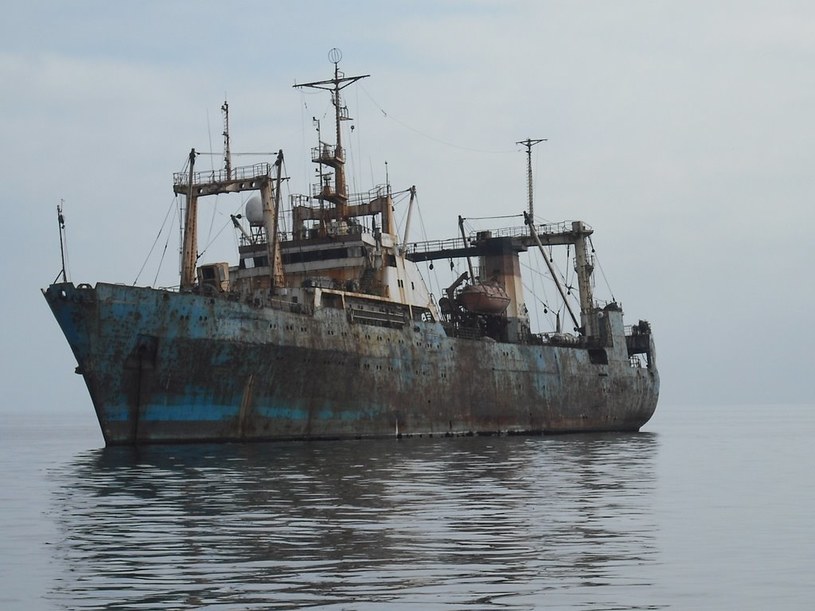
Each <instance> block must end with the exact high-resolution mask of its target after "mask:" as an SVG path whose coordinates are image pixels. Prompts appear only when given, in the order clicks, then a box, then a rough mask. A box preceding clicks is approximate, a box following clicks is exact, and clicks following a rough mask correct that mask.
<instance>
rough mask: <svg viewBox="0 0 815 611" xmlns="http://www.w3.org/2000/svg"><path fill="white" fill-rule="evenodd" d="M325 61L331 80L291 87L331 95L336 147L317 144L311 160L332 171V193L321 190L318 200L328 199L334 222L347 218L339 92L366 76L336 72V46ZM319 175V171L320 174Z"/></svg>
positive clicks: (344, 118)
mask: <svg viewBox="0 0 815 611" xmlns="http://www.w3.org/2000/svg"><path fill="white" fill-rule="evenodd" d="M328 59H329V61H330V62H331V63H332V64H334V78H332V79H328V80H324V81H314V82H311V83H302V84H299V85H298V84H295V85H294V87H298V88H302V87H310V88H312V89H322V90H324V91H329V92H330V93H331V101H332V103H333V104H334V123H335V128H336V145H335V146H334V147H333V150H332V148H331V147H330V146H328V145H326V144H323V143H322V142H320V143H319V147H318V149H317V151H316V154H315V155H313V157H312V161H315V162H317V163H319V164H322V165H327V166H330V167H332V168H333V169H334V190H333V192H332V191H330V190H327V189H323V190H322V191H321V193H320V195H319V198H320V199H321V200H328V201H330V202H333V203H334V205H335V206H336V208H337V220H340V219H343V218H345V217H346V216H347V208H348V188H347V183H346V180H345V151H344V150H343V147H342V130H341V124H342V121H350V120H351V117H349V116H348V107H347V106H344V105H343V103H342V98H341V96H340V91H342V90H343V89H345V88H346V87H348V86H349V85H351V84H353V83H355V82H357V81H358V80H360V79H363V78H366V77H368V76H370V75H369V74H363V75H360V76H345V74H344V73H343V72H342V71H340V60H341V59H342V51H340V50H339V49H337V48H336V47H335V48H333V49H331V50H330V51H329V52H328ZM321 174H322V172H321Z"/></svg>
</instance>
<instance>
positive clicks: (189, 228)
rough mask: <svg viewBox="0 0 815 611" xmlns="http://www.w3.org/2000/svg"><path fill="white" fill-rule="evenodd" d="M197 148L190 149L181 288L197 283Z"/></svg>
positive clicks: (186, 288) (185, 288)
mask: <svg viewBox="0 0 815 611" xmlns="http://www.w3.org/2000/svg"><path fill="white" fill-rule="evenodd" d="M195 154H196V153H195V149H191V150H190V173H189V183H188V185H187V192H186V197H187V210H186V211H185V215H184V244H183V247H182V250H181V287H180V288H181V290H182V291H185V290H190V289H191V288H192V287H193V286H194V285H195V264H196V262H197V260H198V252H197V250H198V196H197V194H196V192H195V189H193V168H194V167H195Z"/></svg>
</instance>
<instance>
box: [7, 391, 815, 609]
mask: <svg viewBox="0 0 815 611" xmlns="http://www.w3.org/2000/svg"><path fill="white" fill-rule="evenodd" d="M77 413H79V414H80V415H76V414H77ZM813 438H815V407H812V406H809V407H807V406H798V407H791V406H768V407H727V408H724V407H710V408H698V407H693V408H679V407H662V406H661V407H660V408H659V410H658V415H657V417H656V418H655V419H654V420H653V421H652V422H651V423H650V424H649V425H648V426H647V427H646V428H645V430H644V431H643V432H641V433H639V434H625V435H618V434H613V435H612V434H606V435H578V436H568V437H551V438H550V437H512V438H462V439H427V438H425V439H405V440H401V441H396V440H381V441H374V442H370V441H352V442H320V443H282V444H257V445H237V444H234V445H222V446H215V445H199V446H165V447H153V448H147V449H141V450H133V449H127V448H114V449H103V448H102V447H101V445H102V442H101V436H100V434H99V433H98V431H97V425H96V422H95V419H94V416H93V415H92V411H91V409H90V407H89V408H88V410H87V411H86V412H76V411H75V408H73V411H72V415H71V416H67V415H65V414H64V413H62V414H60V413H58V412H56V411H55V413H52V414H37V415H33V414H32V415H11V416H9V415H4V416H2V419H0V608H2V609H27V610H28V609H300V608H321V609H380V608H383V607H384V608H391V609H400V608H402V609H417V610H418V609H502V610H505V609H540V608H552V609H811V608H813V605H815V602H813V601H815V576H813V566H815V518H813V510H814V509H815V444H813V441H812V440H813Z"/></svg>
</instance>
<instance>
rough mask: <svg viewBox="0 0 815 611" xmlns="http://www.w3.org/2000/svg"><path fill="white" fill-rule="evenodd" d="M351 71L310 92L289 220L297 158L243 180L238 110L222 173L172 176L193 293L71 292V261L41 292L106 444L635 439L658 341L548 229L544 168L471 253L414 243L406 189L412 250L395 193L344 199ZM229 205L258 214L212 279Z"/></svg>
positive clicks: (590, 261)
mask: <svg viewBox="0 0 815 611" xmlns="http://www.w3.org/2000/svg"><path fill="white" fill-rule="evenodd" d="M340 57H341V55H340V54H339V52H338V51H336V50H332V52H331V54H330V56H329V58H330V59H331V61H332V63H333V76H331V77H330V78H328V79H325V80H320V81H313V82H307V83H302V84H296V85H295V87H298V88H311V89H318V90H321V91H323V92H324V93H325V92H327V93H328V94H329V95H330V97H331V102H332V106H333V117H332V118H333V122H334V125H333V127H334V142H333V143H329V142H325V141H323V137H322V135H321V132H320V131H319V129H318V138H317V141H318V143H317V146H315V147H314V148H313V149H312V150H311V161H313V162H314V163H315V164H316V170H317V171H316V172H315V175H318V176H319V177H318V179H317V181H316V184H314V185H312V187H311V189H310V192H309V193H308V194H306V195H291V196H290V198H289V200H290V201H289V202H288V204H289V205H288V207H287V210H283V208H284V204H285V202H282V201H281V200H282V197H281V191H282V188H281V186H282V183H283V181H284V180H285V177H284V176H283V152H282V151H280V152H278V153H277V154H276V156H272V157H270V158H269V161H268V162H264V163H257V164H253V165H248V166H233V165H232V163H231V155H230V153H229V129H228V105H227V104H226V103H224V107H223V108H222V110H224V111H225V112H227V114H225V121H226V129H225V131H224V136H225V156H224V160H225V162H224V167H223V168H222V169H219V170H211V171H197V170H196V168H195V162H196V157H197V156H198V155H197V153H196V151H195V149H193V150H192V151H190V154H189V156H188V163H187V165H186V166H185V168H184V169H183V171H181V172H178V173H176V174H174V176H173V190H174V192H175V194H176V195H177V196H178V197H179V198H180V199H181V201H182V202H183V204H184V205H183V234H182V239H181V244H180V251H181V257H180V281H179V285H178V286H176V287H171V288H157V287H153V286H136V285H135V284H134V285H127V284H113V283H103V282H99V283H97V284H95V285H90V284H84V283H82V284H74V283H73V282H70V281H68V278H67V276H66V274H65V265H64V259H63V270H62V273H61V277H60V276H58V277H57V279H56V280H55V281H54V282H53V283H52V284H51V285H50V286H48V287H47V288H46V289H43V291H42V292H43V294H44V296H45V299H46V300H47V302H48V304H49V306H50V308H51V310H52V312H53V315H54V317H55V318H56V321H57V323H58V324H59V326H60V328H61V329H62V331H63V333H64V335H65V338H66V339H67V341H68V344H69V346H70V348H71V350H72V352H73V355H74V356H75V358H76V362H77V366H76V373H78V374H80V375H81V376H82V377H83V378H84V381H85V384H86V385H87V389H88V392H89V395H90V399H91V402H92V404H93V407H94V409H95V412H96V417H97V419H98V421H99V425H100V427H101V431H102V434H103V437H104V441H105V444H106V445H141V444H153V443H184V442H248V441H276V440H317V439H320V440H326V439H347V438H357V439H364V438H383V437H394V438H406V437H414V436H460V435H513V434H527V435H539V434H544V435H545V434H562V433H579V432H598V431H637V430H639V429H640V427H642V426H643V425H644V424H645V423H646V422H647V421H648V420H649V419H650V418H651V416H652V415H653V413H654V411H655V409H656V404H657V399H658V395H659V375H658V372H657V365H656V353H655V348H654V341H653V336H652V331H651V326H650V324H649V323H648V322H647V321H644V320H640V321H638V322H637V323H636V324H633V325H630V326H626V325H625V324H624V321H623V310H622V307H621V306H620V304H619V303H618V302H616V301H611V302H604V303H603V302H599V301H597V300H595V298H594V295H593V290H594V277H593V274H594V265H595V262H594V255H593V253H592V250H593V249H590V244H591V235H592V234H593V229H592V228H591V227H590V226H589V225H588V224H587V223H585V222H582V221H567V222H560V223H548V224H541V223H538V222H536V220H535V218H534V215H533V210H532V186H531V185H532V183H531V155H529V176H530V181H529V210H528V211H527V210H523V212H522V214H519V215H518V218H519V219H522V220H519V221H518V223H517V226H513V227H502V228H499V229H495V230H479V231H475V232H470V233H468V232H467V231H466V230H465V224H464V218H463V217H459V219H458V221H459V222H458V225H459V227H458V229H459V231H458V232H456V233H458V235H456V237H454V238H450V239H444V240H431V241H425V242H410V241H409V234H408V227H409V225H410V216H411V212H412V210H413V207H414V200H415V199H416V198H415V195H416V189H415V187H410V188H408V189H407V190H405V193H409V196H410V203H409V208H408V211H407V221H406V223H405V227H404V232H403V235H402V236H400V235H399V231H398V229H397V223H396V220H395V218H394V191H393V190H392V188H391V186H390V185H389V184H385V185H382V186H375V187H373V188H372V189H371V190H369V191H367V192H365V193H361V194H351V193H349V189H348V184H347V180H346V171H347V170H346V149H345V147H344V146H343V131H344V129H345V126H344V122H346V121H347V120H348V119H349V112H348V108H347V106H346V105H345V103H344V101H343V95H342V94H343V90H344V89H345V88H346V87H348V86H350V85H352V84H354V83H356V82H357V81H359V80H360V79H362V78H365V77H367V76H369V75H360V76H346V75H345V73H344V72H343V71H342V70H340ZM534 142H536V141H532V140H531V139H528V140H527V141H525V142H524V144H525V145H526V146H527V153H529V151H530V150H531V144H532V143H534ZM272 159H273V160H272ZM225 193H240V194H242V196H246V197H247V198H248V199H246V201H245V209H244V214H242V215H232V222H233V223H234V226H235V230H236V235H239V242H238V247H237V250H238V253H237V263H234V262H233V263H230V262H210V263H203V262H201V261H200V253H199V250H198V249H199V245H198V219H197V216H198V213H197V210H198V201H199V199H200V198H202V197H208V196H215V195H218V194H225ZM60 221H61V222H62V217H61V216H60ZM62 229H64V224H63V225H61V231H62ZM60 236H62V233H60ZM558 247H561V248H562V247H566V248H567V249H568V252H569V253H573V257H574V259H573V266H574V271H575V272H576V273H575V277H576V282H573V283H572V284H576V286H571V285H569V286H567V285H566V284H565V283H564V282H563V281H559V280H558V276H559V274H558V273H557V270H555V269H553V268H552V264H551V260H552V256H551V252H552V250H553V249H555V248H558ZM523 253H527V254H534V253H539V255H540V256H541V258H542V259H543V260H544V261H545V262H546V264H547V266H549V267H550V272H551V280H552V281H553V282H554V284H555V285H556V288H557V292H558V294H559V296H560V297H562V302H563V304H564V305H565V308H562V310H563V314H564V316H563V318H564V319H566V321H567V322H568V324H566V325H565V326H566V327H567V328H570V329H571V330H568V331H564V329H563V328H562V327H563V325H562V324H561V321H560V318H559V317H558V322H557V324H556V325H555V328H553V329H550V330H546V331H539V330H535V331H533V330H532V328H531V325H530V315H529V310H528V308H527V303H526V300H527V296H526V295H525V285H524V280H523V277H522V271H523V269H522V267H523V266H522V264H521V259H520V256H521V255H522V254H523ZM569 256H571V255H569ZM448 260H449V261H450V262H451V266H452V262H453V261H459V262H463V261H465V260H466V271H464V272H463V273H460V274H459V275H458V277H456V278H455V280H454V281H453V282H452V283H451V284H450V285H449V286H446V287H444V288H443V290H441V291H437V292H438V293H439V294H438V295H436V294H434V293H433V292H431V291H430V290H429V289H428V283H426V281H425V278H424V277H423V268H422V265H424V266H425V269H426V267H427V266H428V265H429V266H430V267H431V268H432V264H433V262H434V261H442V262H446V261H448ZM560 276H561V277H562V274H560ZM570 304H571V305H570ZM559 311H560V310H559ZM567 314H568V316H567Z"/></svg>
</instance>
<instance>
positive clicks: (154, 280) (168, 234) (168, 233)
mask: <svg viewBox="0 0 815 611" xmlns="http://www.w3.org/2000/svg"><path fill="white" fill-rule="evenodd" d="M171 208H172V209H173V211H175V210H176V209H177V208H176V207H175V206H172V205H171ZM174 221H175V213H174V214H173V218H172V220H171V221H170V226H172V223H173V222H174ZM170 233H171V232H170V231H167V239H166V240H165V241H164V249H163V250H162V251H161V258H160V259H159V261H158V266H157V267H156V275H155V277H154V278H153V284H152V286H156V283H157V282H158V275H159V272H161V266H162V264H163V263H164V255H166V254H167V246H168V245H169V244H170Z"/></svg>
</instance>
